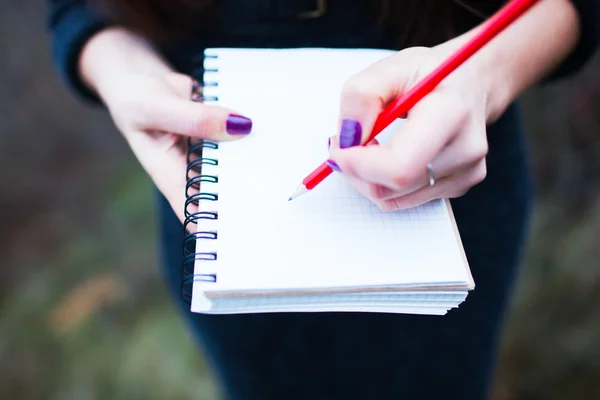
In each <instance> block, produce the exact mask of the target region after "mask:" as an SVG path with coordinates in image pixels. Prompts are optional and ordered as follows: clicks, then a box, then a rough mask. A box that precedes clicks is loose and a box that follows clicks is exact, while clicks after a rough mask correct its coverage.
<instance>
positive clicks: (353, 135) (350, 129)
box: [340, 119, 362, 149]
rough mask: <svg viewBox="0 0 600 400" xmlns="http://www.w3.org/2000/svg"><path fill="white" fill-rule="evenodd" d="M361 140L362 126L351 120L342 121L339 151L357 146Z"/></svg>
mask: <svg viewBox="0 0 600 400" xmlns="http://www.w3.org/2000/svg"><path fill="white" fill-rule="evenodd" d="M361 138H362V126H361V125H360V122H358V121H356V120H353V119H345V120H343V121H342V129H341V130H340V149H347V148H348V147H354V146H358V145H359V144H360V140H361Z"/></svg>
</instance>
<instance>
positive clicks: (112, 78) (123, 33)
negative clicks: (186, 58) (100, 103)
mask: <svg viewBox="0 0 600 400" xmlns="http://www.w3.org/2000/svg"><path fill="white" fill-rule="evenodd" d="M78 67H79V74H80V77H81V80H82V82H83V83H84V84H85V85H86V86H87V87H88V89H90V90H91V91H93V92H96V93H97V94H98V95H99V96H100V97H102V98H105V97H106V95H107V94H108V93H110V91H111V90H112V89H111V88H112V87H115V86H118V85H120V82H121V79H122V77H123V76H126V75H128V74H133V73H135V74H139V75H152V76H164V75H166V74H168V73H169V72H171V71H172V70H171V68H170V67H169V66H168V65H167V64H166V62H164V61H163V60H162V59H161V58H160V57H159V56H158V54H157V53H156V52H155V51H154V50H153V49H152V48H151V46H150V45H149V44H148V43H147V42H146V41H144V40H143V39H142V38H140V37H138V36H136V35H134V34H133V33H131V32H129V31H127V30H126V29H123V28H108V29H106V30H103V31H100V32H98V33H97V34H96V35H94V36H93V37H92V38H90V40H88V42H87V43H86V44H85V46H84V47H83V49H82V51H81V54H80V57H79V65H78Z"/></svg>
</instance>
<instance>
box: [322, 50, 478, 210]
mask: <svg viewBox="0 0 600 400" xmlns="http://www.w3.org/2000/svg"><path fill="white" fill-rule="evenodd" d="M441 53H442V52H441V51H437V50H436V49H428V48H410V49H406V50H403V51H400V52H398V53H396V54H394V55H392V56H390V57H388V58H385V59H383V60H381V61H380V62H378V63H375V64H374V65H372V66H371V67H369V68H368V69H366V70H364V71H362V72H361V73H359V74H358V75H356V76H354V77H353V78H352V79H350V80H349V81H348V82H347V84H346V86H345V88H344V90H343V94H342V109H341V115H342V116H343V118H342V121H341V132H340V135H339V136H337V137H335V138H333V140H332V142H331V143H332V144H331V147H330V153H331V154H330V161H329V162H330V166H331V167H332V168H333V169H336V170H339V171H341V172H343V173H344V175H345V176H346V177H347V178H348V179H349V181H350V182H351V183H352V184H353V185H354V186H355V187H356V188H357V190H359V191H360V192H361V193H362V194H363V195H365V196H366V197H367V198H369V199H370V200H371V201H373V202H374V203H375V204H377V205H378V206H379V207H380V208H381V209H382V210H386V211H391V210H398V209H405V208H409V207H414V206H417V205H419V204H422V203H425V202H427V201H429V200H432V199H436V198H453V197H458V196H461V195H463V194H464V193H465V192H467V191H468V190H469V188H471V187H473V186H474V185H476V184H478V183H479V182H481V181H482V180H483V179H484V178H485V176H486V163H485V157H486V154H487V150H488V147H487V138H486V122H487V120H488V118H489V115H488V108H487V85H486V83H485V81H484V80H483V79H482V77H481V76H479V72H478V71H477V68H476V65H475V64H465V65H464V68H462V69H460V70H458V71H456V72H455V73H454V74H452V75H451V76H450V77H448V79H446V80H445V81H444V82H442V83H441V84H440V85H439V86H438V87H437V88H436V90H434V91H433V92H432V93H431V94H430V95H428V96H426V97H425V98H424V99H422V101H420V102H419V103H418V104H417V105H415V106H414V107H413V108H412V109H411V110H410V112H409V113H408V115H407V116H406V121H405V123H404V125H403V126H402V127H401V128H400V130H399V131H398V132H397V133H395V134H394V136H393V137H392V138H391V140H390V142H389V143H387V144H385V145H384V144H377V143H372V144H375V145H369V146H364V147H363V146H358V145H359V144H361V143H363V142H364V140H366V138H367V137H368V134H369V132H370V130H371V127H372V126H373V124H374V122H375V119H376V118H377V115H378V114H379V113H380V112H381V110H382V109H383V108H384V107H385V105H386V103H388V102H390V101H392V100H393V99H395V98H397V97H399V96H400V95H401V94H402V93H403V92H405V91H406V90H407V89H408V88H410V87H411V86H412V85H414V84H415V83H416V82H417V81H418V80H420V79H421V78H422V77H423V76H425V75H426V74H427V73H429V72H430V71H431V70H432V69H433V68H435V67H436V66H437V65H439V63H440V62H441V61H442V60H443V58H442V57H443V55H442V54H441ZM355 146H357V147H355ZM428 165H431V166H432V167H433V174H434V182H435V183H434V184H433V185H432V186H431V185H430V183H431V182H430V171H429V169H428Z"/></svg>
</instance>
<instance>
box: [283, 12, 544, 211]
mask: <svg viewBox="0 0 600 400" xmlns="http://www.w3.org/2000/svg"><path fill="white" fill-rule="evenodd" d="M538 1H539V0H513V1H510V2H509V3H508V4H506V5H505V6H504V7H502V8H501V9H500V10H499V11H498V12H497V13H496V14H494V15H493V16H492V17H491V18H490V19H489V20H488V21H487V23H486V25H485V26H484V27H483V28H482V30H481V32H479V33H478V34H477V35H476V36H475V37H473V38H472V39H471V40H470V41H469V42H467V43H466V44H465V45H464V46H463V47H461V48H460V49H458V51H457V52H456V53H455V54H453V55H452V56H451V57H450V58H448V59H447V60H446V61H445V62H444V63H442V65H440V66H439V67H438V68H437V69H435V70H434V71H433V72H431V73H430V74H429V75H427V76H426V77H425V78H423V79H422V80H421V81H420V82H419V83H418V84H417V85H416V86H414V87H413V88H411V89H410V90H409V91H407V92H406V93H404V94H403V95H402V96H400V97H399V98H398V99H396V100H395V101H394V102H392V103H391V104H390V105H389V106H388V107H386V108H385V109H384V110H383V111H382V112H381V114H379V116H378V118H377V120H376V121H375V124H374V126H373V130H372V131H371V134H370V135H369V138H368V139H367V140H366V141H365V142H364V143H368V142H369V141H371V140H372V139H373V138H374V137H375V136H377V135H378V134H379V133H381V131H383V130H384V129H385V128H386V127H387V126H388V125H390V124H391V123H392V122H394V120H396V119H397V118H400V116H402V115H404V114H406V113H407V112H408V111H409V110H410V109H411V108H412V107H413V106H414V105H415V104H417V103H418V102H419V101H420V100H421V99H422V98H423V97H425V96H426V95H427V94H429V93H430V92H431V91H433V89H435V87H436V86H437V85H438V84H439V83H440V82H441V81H442V80H443V79H444V78H446V77H447V76H448V75H450V73H452V72H453V71H454V70H455V69H456V68H458V67H459V66H460V65H462V64H463V63H464V62H465V61H466V60H468V59H469V57H471V56H472V55H473V54H475V53H476V52H477V51H478V50H479V49H481V48H482V47H483V46H484V45H485V44H487V43H488V42H489V41H490V40H492V39H493V38H494V37H495V36H496V35H497V34H499V33H500V32H502V31H503V30H504V29H505V28H506V27H507V26H509V25H510V24H512V23H513V22H514V21H515V20H516V19H517V18H519V17H520V16H521V15H523V14H524V13H525V12H526V11H527V10H528V9H529V8H531V7H532V6H533V5H534V4H535V3H537V2H538ZM332 172H333V171H332V169H331V168H330V167H329V166H328V165H327V164H326V163H325V162H323V164H321V165H320V166H319V167H317V169H315V170H314V171H313V172H312V173H310V174H309V175H308V176H307V177H306V178H304V180H303V181H302V183H301V184H300V186H298V188H297V189H296V191H295V192H294V194H293V195H292V196H291V197H290V198H289V200H292V199H295V198H297V197H299V196H301V195H303V194H304V193H307V192H308V191H310V190H312V189H313V188H315V187H316V186H317V185H318V184H319V183H321V182H322V181H323V180H324V179H325V178H327V177H328V176H329V174H331V173H332Z"/></svg>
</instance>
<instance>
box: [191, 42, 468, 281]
mask: <svg viewBox="0 0 600 400" xmlns="http://www.w3.org/2000/svg"><path fill="white" fill-rule="evenodd" d="M211 53H216V54H218V59H216V60H207V66H209V67H216V68H217V69H218V72H215V73H207V74H206V77H205V78H206V79H207V80H212V81H216V82H218V86H217V87H215V88H207V90H206V93H207V94H215V95H217V96H218V97H219V101H218V104H222V105H224V106H227V107H230V108H232V109H234V110H236V111H238V112H240V113H242V114H244V115H247V116H249V117H250V118H252V119H253V122H254V125H253V132H252V133H251V134H250V135H249V136H248V137H245V138H243V139H241V140H237V141H232V142H225V143H221V144H220V147H219V149H218V150H215V151H214V154H215V157H217V158H218V160H219V165H218V167H214V168H215V170H216V171H217V172H218V175H219V183H218V184H217V185H216V188H217V191H218V194H219V201H218V202H217V203H212V202H207V203H203V204H201V209H203V210H207V211H212V210H218V212H219V220H218V221H210V222H208V221H207V222H206V223H207V224H212V223H213V222H214V227H215V228H216V229H217V230H218V235H219V239H218V240H216V241H199V242H198V251H216V252H217V254H218V259H217V261H211V262H210V263H206V262H199V263H197V265H196V270H195V272H196V273H206V272H217V273H218V279H217V283H216V284H215V283H209V284H207V283H202V282H196V283H195V288H194V290H197V289H198V290H206V291H226V290H234V291H253V290H258V291H262V290H266V291H268V290H294V289H311V288H314V289H317V288H321V289H322V288H339V287H348V288H352V287H363V286H394V285H408V286H415V285H423V284H427V285H437V284H441V285H465V284H468V283H469V282H470V279H471V278H470V275H469V273H468V269H466V268H465V264H464V259H463V257H462V253H461V251H460V249H459V247H458V246H457V240H456V236H455V235H456V233H455V231H454V227H453V225H452V224H451V220H450V218H449V213H448V209H447V207H446V205H445V202H444V201H443V200H440V201H435V202H432V203H429V204H426V205H423V206H421V207H418V208H415V209H412V210H408V211H401V212H391V213H389V212H388V213H386V212H381V211H380V210H379V209H378V208H377V207H375V206H374V205H373V204H371V203H370V202H369V201H368V200H366V199H365V198H363V196H362V195H360V194H359V193H358V192H357V191H356V190H354V189H353V188H352V187H351V186H350V185H349V184H348V183H347V182H346V181H345V180H344V179H343V177H342V176H341V175H340V174H337V173H335V174H332V175H331V176H330V177H329V178H327V179H326V180H325V181H324V182H323V183H322V184H321V185H319V187H318V188H316V189H315V190H313V191H312V192H311V193H309V194H306V195H304V196H302V197H300V198H298V199H296V200H294V201H292V202H288V201H287V199H288V197H289V195H290V194H291V193H292V192H293V190H294V189H295V187H296V186H297V185H298V183H299V182H300V181H301V179H302V178H303V177H304V176H305V175H306V174H307V173H309V172H310V171H312V169H314V167H316V166H317V165H319V164H320V163H321V162H323V161H324V160H325V159H326V157H327V154H328V152H327V138H328V137H329V136H332V135H334V134H335V133H336V127H337V117H338V109H339V94H340V91H341V89H342V86H343V84H344V82H345V81H346V79H348V78H349V77H350V76H351V75H352V74H354V73H356V72H358V71H359V70H361V69H362V68H365V67H367V66H368V65H370V64H371V63H373V62H375V61H376V60H378V59H380V58H382V57H384V56H386V55H388V54H389V53H388V52H385V51H374V50H324V49H297V50H232V49H218V50H212V51H211ZM212 91H214V93H212ZM394 129H398V126H397V125H393V126H391V127H390V128H389V130H388V132H386V133H387V134H390V132H391V133H393V130H394ZM201 223H204V221H201Z"/></svg>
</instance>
